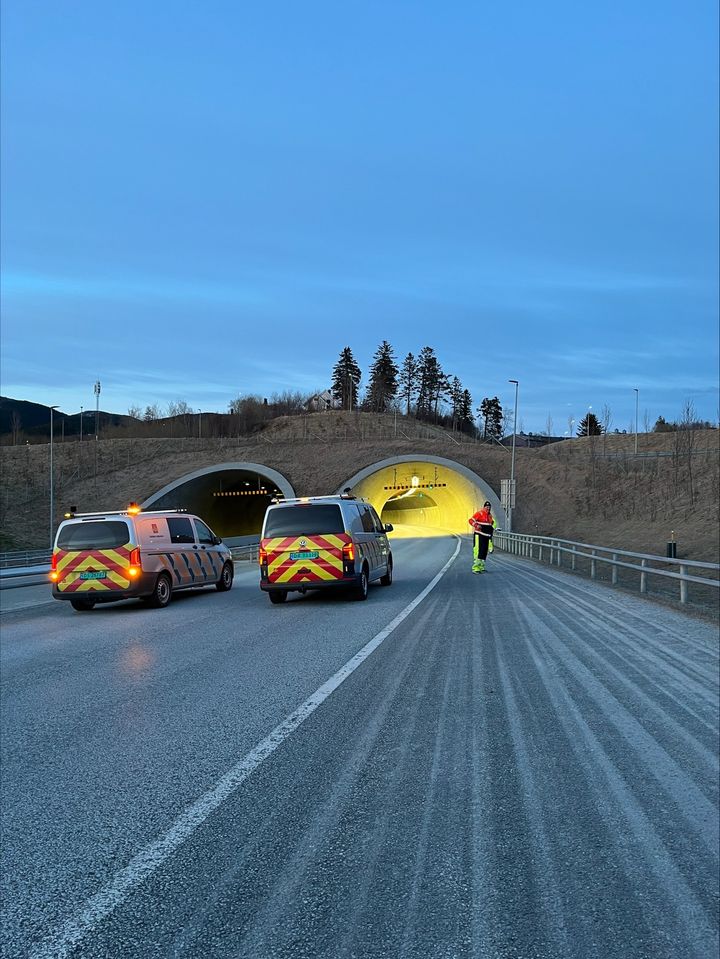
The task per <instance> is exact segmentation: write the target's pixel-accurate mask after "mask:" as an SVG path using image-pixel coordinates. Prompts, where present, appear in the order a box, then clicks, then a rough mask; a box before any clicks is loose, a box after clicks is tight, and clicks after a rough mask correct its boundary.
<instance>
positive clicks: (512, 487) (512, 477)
mask: <svg viewBox="0 0 720 959" xmlns="http://www.w3.org/2000/svg"><path fill="white" fill-rule="evenodd" d="M508 383H514V384H515V415H514V417H513V441H512V460H511V463H510V509H509V511H508V532H509V533H512V528H513V524H512V521H513V500H514V499H515V437H516V435H517V408H518V387H519V385H520V384H519V383H518V381H517V380H508Z"/></svg>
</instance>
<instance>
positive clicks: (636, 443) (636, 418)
mask: <svg viewBox="0 0 720 959" xmlns="http://www.w3.org/2000/svg"><path fill="white" fill-rule="evenodd" d="M633 389H634V390H635V453H636V454H637V451H638V405H639V403H640V390H639V389H638V388H637V386H634V387H633ZM646 448H647V444H646Z"/></svg>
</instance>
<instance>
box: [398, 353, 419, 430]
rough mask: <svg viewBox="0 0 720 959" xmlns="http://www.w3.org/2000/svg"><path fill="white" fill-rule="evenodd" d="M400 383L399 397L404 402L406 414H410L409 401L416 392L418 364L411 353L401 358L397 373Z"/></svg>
mask: <svg viewBox="0 0 720 959" xmlns="http://www.w3.org/2000/svg"><path fill="white" fill-rule="evenodd" d="M398 383H399V384H400V394H399V395H400V399H401V400H405V402H406V415H407V416H410V403H411V402H412V399H413V397H414V396H415V394H416V392H417V385H418V364H417V360H416V359H415V357H414V356H413V354H412V353H408V355H407V356H406V357H405V359H404V360H403V364H402V367H401V368H400V373H399V375H398Z"/></svg>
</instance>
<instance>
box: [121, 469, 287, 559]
mask: <svg viewBox="0 0 720 959" xmlns="http://www.w3.org/2000/svg"><path fill="white" fill-rule="evenodd" d="M278 493H279V494H281V495H282V496H285V497H293V496H295V491H294V489H293V488H292V486H291V484H290V483H289V482H288V480H287V479H286V478H285V477H284V476H283V475H282V473H278V471H277V470H274V469H272V468H271V467H269V466H264V465H262V464H261V463H248V462H240V463H220V464H219V465H217V466H206V467H204V468H203V469H198V470H194V471H193V472H192V473H186V474H185V475H184V476H180V477H179V478H178V479H176V480H173V481H172V483H168V484H167V485H166V486H163V488H162V489H159V490H158V491H157V492H156V493H153V494H152V495H151V496H149V497H148V498H147V499H146V500H145V501H144V502H143V503H141V504H140V505H141V507H142V508H143V509H146V510H147V509H187V510H188V511H189V512H191V513H196V514H197V515H198V516H200V517H201V518H202V519H204V520H205V522H207V523H208V525H209V526H211V527H212V529H213V531H214V532H216V533H217V534H218V535H219V536H221V537H222V538H223V539H224V540H226V541H227V542H229V543H230V544H231V545H232V544H238V543H242V542H244V541H246V540H247V541H255V540H257V539H258V538H259V534H260V530H261V528H262V522H263V517H264V516H265V510H266V508H267V506H268V503H269V502H270V500H271V499H272V498H273V497H274V496H276V495H277V494H278Z"/></svg>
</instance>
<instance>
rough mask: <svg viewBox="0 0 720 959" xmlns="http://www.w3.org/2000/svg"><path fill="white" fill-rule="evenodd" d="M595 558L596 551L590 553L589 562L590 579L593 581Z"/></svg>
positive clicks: (595, 571) (595, 566)
mask: <svg viewBox="0 0 720 959" xmlns="http://www.w3.org/2000/svg"><path fill="white" fill-rule="evenodd" d="M596 556H597V551H596V550H593V551H592V557H593V558H592V559H591V560H590V579H595V574H596V573H597V562H596V561H595V557H596Z"/></svg>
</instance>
